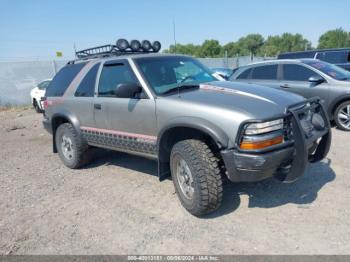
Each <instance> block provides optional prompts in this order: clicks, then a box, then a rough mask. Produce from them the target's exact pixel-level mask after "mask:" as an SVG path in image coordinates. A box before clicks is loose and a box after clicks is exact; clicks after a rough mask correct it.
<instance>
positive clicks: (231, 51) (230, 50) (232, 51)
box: [222, 42, 242, 57]
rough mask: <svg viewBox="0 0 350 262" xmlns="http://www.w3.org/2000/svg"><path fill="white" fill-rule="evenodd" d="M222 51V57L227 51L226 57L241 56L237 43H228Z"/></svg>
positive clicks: (240, 49)
mask: <svg viewBox="0 0 350 262" xmlns="http://www.w3.org/2000/svg"><path fill="white" fill-rule="evenodd" d="M222 51H223V55H224V52H225V51H227V56H228V57H234V56H237V55H241V54H242V48H241V47H240V45H239V44H238V43H235V42H229V43H227V44H226V45H224V46H223V47H222Z"/></svg>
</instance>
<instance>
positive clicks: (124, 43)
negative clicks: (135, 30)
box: [116, 39, 129, 51]
mask: <svg viewBox="0 0 350 262" xmlns="http://www.w3.org/2000/svg"><path fill="white" fill-rule="evenodd" d="M116 45H117V48H118V49H119V50H120V51H124V50H126V49H128V48H129V42H128V40H126V39H118V40H117V44H116Z"/></svg>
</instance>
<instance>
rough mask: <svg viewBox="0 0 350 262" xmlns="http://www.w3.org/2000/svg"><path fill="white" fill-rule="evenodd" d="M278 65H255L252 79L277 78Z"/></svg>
mask: <svg viewBox="0 0 350 262" xmlns="http://www.w3.org/2000/svg"><path fill="white" fill-rule="evenodd" d="M277 67H278V65H264V66H257V67H254V69H253V73H252V79H258V80H259V79H260V80H276V79H277Z"/></svg>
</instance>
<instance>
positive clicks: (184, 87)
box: [162, 85, 199, 95]
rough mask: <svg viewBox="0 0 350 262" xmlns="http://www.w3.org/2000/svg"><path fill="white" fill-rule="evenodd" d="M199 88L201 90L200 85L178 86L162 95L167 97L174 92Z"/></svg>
mask: <svg viewBox="0 0 350 262" xmlns="http://www.w3.org/2000/svg"><path fill="white" fill-rule="evenodd" d="M197 88H199V85H178V86H175V87H172V88H170V89H169V90H167V91H165V92H164V93H162V95H167V94H170V93H174V92H178V93H180V92H182V91H184V90H189V89H197Z"/></svg>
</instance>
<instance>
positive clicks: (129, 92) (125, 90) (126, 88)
mask: <svg viewBox="0 0 350 262" xmlns="http://www.w3.org/2000/svg"><path fill="white" fill-rule="evenodd" d="M141 92H142V87H141V86H140V85H139V84H137V83H121V84H119V85H117V87H116V90H115V94H116V96H117V97H120V98H136V95H137V94H139V93H141Z"/></svg>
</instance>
